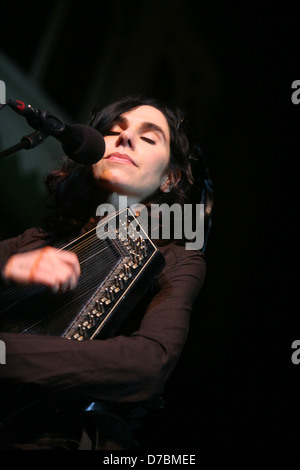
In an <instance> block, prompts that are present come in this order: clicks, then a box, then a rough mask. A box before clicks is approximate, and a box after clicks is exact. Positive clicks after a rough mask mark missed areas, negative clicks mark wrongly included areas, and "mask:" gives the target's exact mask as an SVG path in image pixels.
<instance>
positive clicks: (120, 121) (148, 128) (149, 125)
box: [112, 116, 167, 142]
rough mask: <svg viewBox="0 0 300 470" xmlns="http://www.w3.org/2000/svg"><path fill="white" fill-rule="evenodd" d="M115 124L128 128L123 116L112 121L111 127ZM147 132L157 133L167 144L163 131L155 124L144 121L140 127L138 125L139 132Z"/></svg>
mask: <svg viewBox="0 0 300 470" xmlns="http://www.w3.org/2000/svg"><path fill="white" fill-rule="evenodd" d="M115 124H125V125H127V126H128V119H127V118H125V117H124V116H119V117H118V118H117V119H116V120H115V121H113V123H112V125H115ZM147 131H153V132H157V133H159V134H160V135H161V136H162V138H163V140H164V141H165V142H167V138H166V134H165V132H164V131H163V129H162V128H161V127H160V126H158V125H157V124H154V122H148V121H145V122H142V123H141V125H140V132H147Z"/></svg>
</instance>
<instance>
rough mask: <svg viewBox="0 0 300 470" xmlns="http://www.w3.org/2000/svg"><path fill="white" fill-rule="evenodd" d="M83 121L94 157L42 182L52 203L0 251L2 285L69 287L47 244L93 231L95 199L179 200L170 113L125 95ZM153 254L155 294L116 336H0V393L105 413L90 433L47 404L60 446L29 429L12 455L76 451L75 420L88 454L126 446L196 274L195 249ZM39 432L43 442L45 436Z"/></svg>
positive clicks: (180, 143) (182, 161)
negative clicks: (96, 140) (0, 349)
mask: <svg viewBox="0 0 300 470" xmlns="http://www.w3.org/2000/svg"><path fill="white" fill-rule="evenodd" d="M89 124H90V125H91V126H93V127H95V128H96V129H98V130H99V131H100V132H101V133H102V135H103V136H104V139H105V144H106V149H105V154H104V156H103V158H102V159H101V160H100V161H99V162H98V163H96V164H94V165H93V166H91V167H86V166H81V165H78V164H76V163H74V162H71V161H68V160H66V162H65V163H64V165H63V167H62V168H61V169H60V170H58V171H56V172H53V173H52V174H51V175H50V176H49V177H48V179H47V181H46V183H47V186H48V189H49V192H50V195H51V198H52V201H53V204H52V207H51V208H50V211H49V212H48V214H47V216H46V217H45V219H44V220H43V223H42V225H41V228H39V229H30V230H28V231H26V232H25V233H24V234H23V235H20V236H19V237H17V238H15V239H11V240H6V241H4V242H2V243H1V244H0V245H1V246H0V249H1V260H2V273H3V279H4V282H10V281H14V282H17V283H38V284H44V285H46V286H48V287H50V288H51V289H52V290H53V291H54V292H56V291H61V290H68V289H73V288H74V287H75V286H76V284H77V282H78V279H79V277H80V266H79V263H78V260H77V258H76V256H75V255H74V253H70V252H67V251H64V250H62V251H58V250H57V249H56V248H54V247H53V246H52V247H51V246H50V245H54V244H55V243H57V242H58V241H62V240H68V239H70V238H72V237H74V236H76V235H78V234H81V233H84V232H85V231H87V230H88V229H90V228H91V227H92V226H93V225H95V224H96V223H97V219H96V218H95V213H96V208H97V206H98V205H99V204H100V203H102V202H104V201H106V202H110V203H111V204H113V205H115V207H117V206H118V197H119V196H120V195H123V196H124V195H126V196H127V198H128V205H132V204H137V203H142V204H143V205H145V206H146V207H147V206H148V205H149V204H150V203H158V204H160V203H167V204H173V203H175V202H176V203H178V204H181V205H183V204H184V203H185V202H189V200H188V195H189V192H190V187H189V181H188V178H187V160H188V158H189V155H190V147H189V142H188V139H187V136H186V134H185V132H184V130H183V128H182V126H181V117H180V115H179V114H177V113H175V112H173V111H171V110H170V109H169V108H167V107H166V106H164V105H162V104H160V103H158V102H157V101H155V100H153V99H144V98H125V99H123V100H121V101H119V102H117V103H114V104H112V105H109V106H108V107H106V108H104V109H103V110H102V111H96V112H94V113H92V115H91V117H90V121H89ZM157 242H158V244H160V242H159V241H157ZM44 247H47V249H45V248H44ZM160 251H161V253H162V254H163V256H164V258H165V262H166V265H165V267H164V268H163V270H162V271H161V273H160V274H159V276H158V289H157V290H156V291H155V292H154V291H153V292H151V293H150V294H148V295H147V296H146V297H145V298H144V299H142V302H140V303H139V304H138V306H137V309H139V314H141V312H142V313H143V315H142V319H141V321H140V323H139V324H138V325H137V326H136V328H135V329H133V331H130V332H126V335H125V334H119V335H118V336H116V337H114V338H110V339H108V340H105V341H101V340H95V341H82V342H81V343H78V342H75V341H69V340H66V339H64V338H56V337H40V336H38V335H16V334H12V333H1V334H0V339H1V340H3V341H4V342H5V344H6V350H7V364H6V366H5V367H1V370H0V383H1V387H2V390H3V389H4V388H5V389H8V390H10V389H11V388H12V387H15V386H20V385H22V386H23V390H24V385H25V388H26V390H27V389H28V388H29V387H30V393H32V390H34V392H35V393H37V395H38V394H40V395H42V396H43V397H45V398H46V399H47V400H50V402H51V404H53V403H56V404H57V403H63V402H66V401H68V403H70V402H71V403H76V404H77V405H78V404H81V403H85V404H86V403H89V402H97V403H98V404H100V405H101V406H102V408H101V409H102V411H103V409H105V410H106V411H105V412H102V413H98V414H96V415H94V420H95V421H96V423H97V424H96V425H95V426H92V429H91V424H90V422H88V423H87V422H86V420H85V418H82V415H80V414H79V415H80V416H79V415H78V413H76V416H75V415H74V411H72V413H71V416H72V418H70V416H69V418H67V417H66V413H67V412H66V408H64V409H63V411H61V409H60V408H59V407H58V408H59V410H60V411H59V413H57V409H56V414H55V413H54V411H53V408H51V406H52V405H51V406H50V408H49V409H50V411H49V410H48V411H45V407H44V408H43V412H44V413H45V419H44V424H45V423H46V422H47V419H48V418H49V416H50V418H49V419H48V422H49V421H51V423H52V424H51V425H52V428H54V429H55V431H56V432H57V431H59V438H58V439H59V442H60V444H58V441H55V440H53V436H54V434H55V433H52V434H51V441H49V440H48V441H47V444H46V441H45V440H41V439H40V438H41V435H42V431H43V429H40V428H39V429H37V425H36V424H35V425H34V426H36V427H34V426H31V430H30V432H28V430H26V439H27V440H25V441H24V439H25V435H24V434H22V432H21V433H19V436H18V438H16V437H14V440H15V442H14V444H13V448H16V446H19V447H20V448H28V447H26V446H30V445H34V446H35V447H34V448H38V447H37V446H38V445H44V446H45V445H49V448H54V447H59V446H60V445H61V446H62V447H66V448H68V445H69V444H67V437H66V436H67V435H69V433H71V434H72V438H71V441H72V442H73V445H74V446H75V448H80V444H78V442H79V441H80V436H81V437H82V436H83V434H82V426H81V424H82V420H84V429H85V432H87V434H88V436H89V442H90V439H92V446H93V448H97V449H103V448H114V446H117V448H131V447H132V446H134V445H135V444H134V441H133V440H130V430H129V428H128V427H127V424H128V419H129V417H130V416H132V415H133V414H134V412H133V410H136V409H141V405H143V406H147V405H148V404H150V403H153V400H154V399H155V398H156V397H159V395H160V394H161V393H162V392H163V389H164V384H165V382H166V380H167V379H168V377H169V376H170V374H171V372H172V370H173V369H174V367H175V365H176V363H177V361H178V358H179V357H180V354H181V352H182V349H183V346H184V344H185V341H186V338H187V334H188V327H189V317H190V314H191V311H192V306H193V303H194V300H195V298H196V297H197V295H198V293H199V291H200V289H201V286H202V284H203V281H204V277H205V262H204V259H203V255H202V253H201V252H200V251H192V250H186V249H185V247H184V246H183V245H182V243H176V242H175V241H172V240H168V241H167V242H166V241H165V242H164V243H161V244H160ZM100 405H99V406H100ZM55 406H56V405H55ZM103 406H104V408H103ZM107 406H109V408H105V407H107ZM150 406H151V405H150ZM78 409H80V406H78V407H77V410H78ZM81 409H82V408H81ZM112 410H113V412H112ZM54 414H55V416H56V418H55V419H54V418H53V416H54ZM48 415H49V416H48ZM46 416H48V418H47V419H46ZM58 416H59V417H58ZM85 416H86V415H85ZM108 416H109V417H110V419H108ZM121 418H122V419H121ZM55 420H56V421H55ZM79 422H80V425H79V424H78V423H79ZM53 423H54V424H53ZM66 428H67V429H66ZM95 429H96V430H95ZM124 430H125V431H124ZM35 432H38V436H39V438H38V439H37V438H36V436H34V434H35ZM45 433H46V434H47V436H49V429H45ZM77 433H79V434H77ZM97 433H98V434H99V433H100V434H99V435H100V437H101V439H100V440H99V439H97V442H96V441H95V439H94V438H93V437H94V435H96V434H97ZM6 434H7V433H6ZM13 434H14V432H13ZM20 434H21V435H20ZM55 435H56V434H55ZM74 436H75V437H74ZM78 436H79V437H78ZM61 439H62V441H61ZM18 440H19V444H17V442H18ZM100 441H101V442H100ZM61 442H62V443H63V444H61ZM68 442H70V440H69V441H68ZM104 442H106V443H104ZM107 442H110V444H107ZM112 442H113V444H112ZM33 443H34V444H33ZM78 446H79V447H78Z"/></svg>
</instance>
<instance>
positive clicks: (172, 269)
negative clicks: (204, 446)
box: [0, 229, 205, 403]
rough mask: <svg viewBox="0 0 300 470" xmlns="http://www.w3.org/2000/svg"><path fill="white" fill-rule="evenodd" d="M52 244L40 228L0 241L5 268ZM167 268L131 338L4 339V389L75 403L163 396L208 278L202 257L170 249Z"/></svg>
mask: <svg viewBox="0 0 300 470" xmlns="http://www.w3.org/2000/svg"><path fill="white" fill-rule="evenodd" d="M48 243H49V240H47V237H46V236H45V234H44V232H43V231H42V230H40V229H29V230H27V231H25V232H24V234H22V235H20V236H18V237H16V238H12V239H9V240H5V241H3V242H0V260H1V263H2V266H0V267H1V268H2V267H3V266H4V265H5V263H6V261H7V259H8V258H9V256H11V255H12V254H14V253H17V252H24V251H28V250H32V249H36V248H39V247H41V246H44V245H46V244H48ZM160 251H161V253H162V254H163V256H164V257H165V261H166V265H165V267H164V268H163V270H162V271H161V273H160V274H159V276H158V284H159V290H158V292H157V293H156V294H155V295H154V296H153V297H152V299H151V300H150V302H147V305H145V302H143V301H142V302H140V303H139V305H138V308H144V310H145V313H144V315H143V318H142V321H141V323H140V324H139V326H138V328H137V329H136V330H135V331H133V332H132V333H131V334H129V335H128V336H125V335H119V336H116V337H114V338H109V339H106V340H97V339H96V340H92V341H82V342H79V343H78V342H76V341H71V340H68V339H64V338H59V337H52V336H38V335H26V334H14V333H1V332H0V340H3V341H4V342H5V345H6V364H2V365H0V388H1V387H4V388H5V386H12V385H13V386H14V385H16V386H17V385H20V384H31V385H33V386H35V387H37V388H38V389H39V388H41V390H46V391H47V392H48V393H55V395H57V394H61V395H62V396H65V397H68V396H70V397H72V398H73V399H75V400H85V401H86V400H93V401H96V400H106V401H112V402H118V403H125V402H127V403H130V402H131V403H133V402H140V401H145V400H148V399H150V398H151V397H153V396H155V395H157V394H160V393H162V391H163V387H164V384H165V382H166V380H167V379H168V377H169V375H170V374H171V372H172V370H173V369H174V367H175V365H176V363H177V360H178V358H179V356H180V354H181V352H182V349H183V346H184V344H185V341H186V338H187V334H188V329H189V320H190V315H191V311H192V307H193V303H194V300H195V298H196V297H197V295H198V293H199V291H200V289H201V286H202V284H203V281H204V278H205V261H204V258H203V255H202V254H201V253H200V252H198V251H192V250H186V249H185V247H184V246H179V245H176V244H175V243H169V244H167V245H163V246H161V247H160Z"/></svg>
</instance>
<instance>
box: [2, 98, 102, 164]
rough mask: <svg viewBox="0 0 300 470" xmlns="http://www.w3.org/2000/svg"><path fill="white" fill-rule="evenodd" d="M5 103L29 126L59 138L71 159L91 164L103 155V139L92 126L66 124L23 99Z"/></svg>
mask: <svg viewBox="0 0 300 470" xmlns="http://www.w3.org/2000/svg"><path fill="white" fill-rule="evenodd" d="M6 104H7V105H8V106H10V108H12V109H13V110H14V111H16V112H17V113H18V114H20V115H21V116H24V117H25V118H26V120H27V122H28V124H29V125H30V126H31V127H33V128H34V129H36V130H41V131H43V132H45V133H46V134H48V135H51V136H52V137H54V138H55V139H57V140H59V142H61V143H62V148H63V151H64V152H65V154H66V155H67V156H68V157H69V158H71V160H74V161H75V162H77V163H81V164H84V165H92V164H93V163H97V162H98V161H99V160H101V158H102V157H103V155H104V152H105V140H104V138H103V136H102V135H101V134H100V132H99V131H97V130H96V129H94V128H93V127H90V126H87V125H84V124H74V125H73V126H68V125H67V124H64V123H63V122H62V120H61V119H60V118H59V117H57V116H54V115H53V114H51V113H50V112H49V111H40V110H39V109H37V108H34V107H33V106H31V105H30V104H28V105H27V104H25V103H23V101H19V100H7V101H6Z"/></svg>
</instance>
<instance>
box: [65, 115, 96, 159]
mask: <svg viewBox="0 0 300 470" xmlns="http://www.w3.org/2000/svg"><path fill="white" fill-rule="evenodd" d="M70 127H71V129H74V130H76V132H78V134H79V135H80V137H81V144H80V146H79V147H78V148H76V150H75V151H70V149H69V148H68V145H63V146H62V147H63V150H64V152H65V154H66V155H67V156H68V157H69V158H71V160H74V161H75V162H77V163H82V164H84V165H92V164H94V163H97V162H98V161H99V160H101V158H102V157H103V155H104V152H105V140H104V138H103V136H102V134H100V132H99V131H97V130H96V129H94V128H93V127H90V126H87V125H84V124H74V125H73V126H70Z"/></svg>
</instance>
